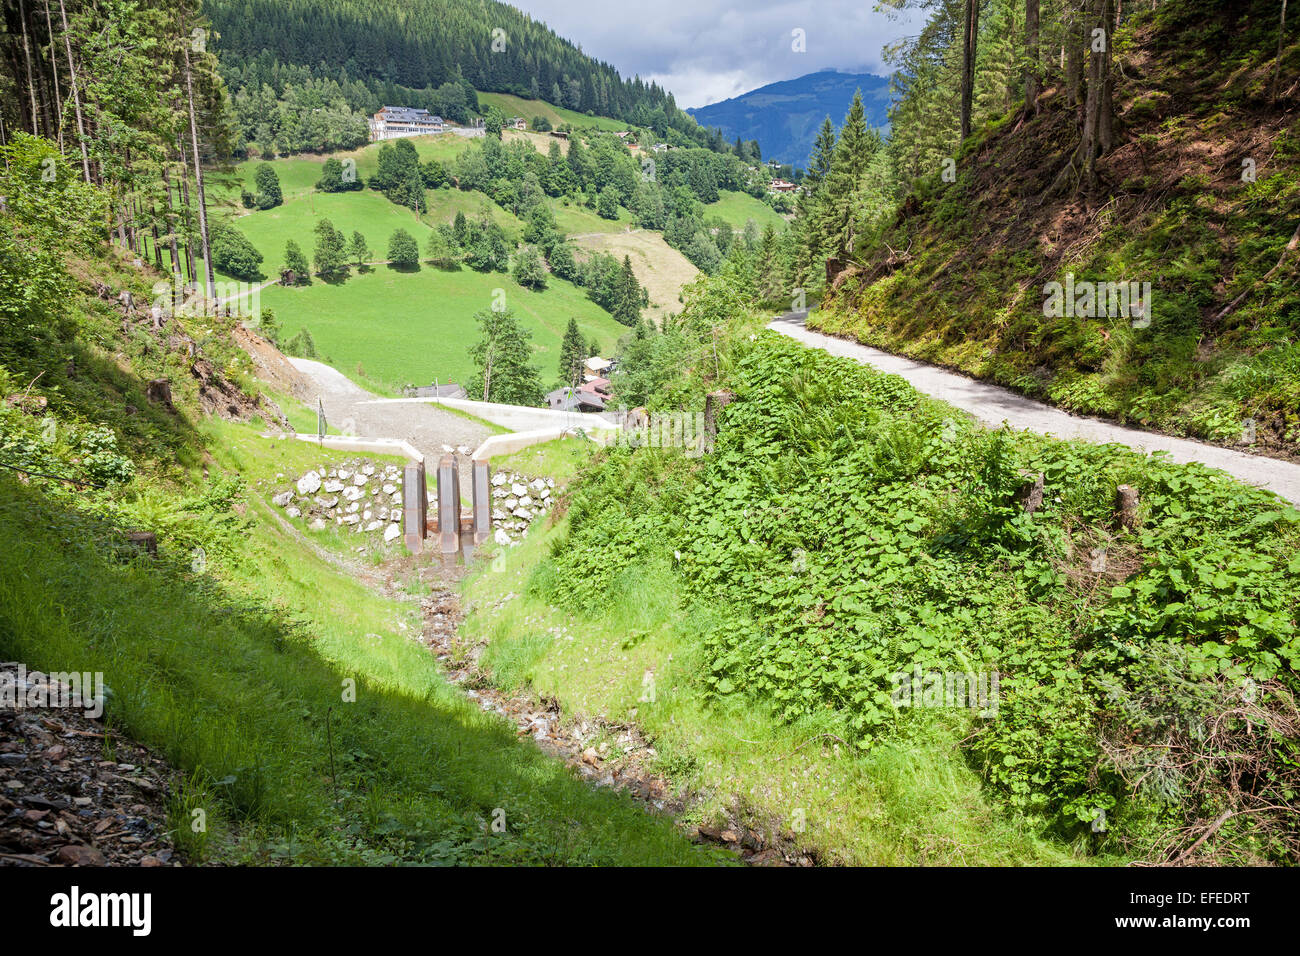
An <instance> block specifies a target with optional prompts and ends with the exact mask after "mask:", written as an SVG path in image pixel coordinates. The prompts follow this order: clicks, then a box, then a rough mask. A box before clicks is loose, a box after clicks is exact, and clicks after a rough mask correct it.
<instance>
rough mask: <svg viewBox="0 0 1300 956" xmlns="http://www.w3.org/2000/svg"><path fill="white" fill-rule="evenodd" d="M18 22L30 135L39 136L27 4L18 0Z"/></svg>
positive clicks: (39, 128) (34, 73)
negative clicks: (29, 104) (21, 34)
mask: <svg viewBox="0 0 1300 956" xmlns="http://www.w3.org/2000/svg"><path fill="white" fill-rule="evenodd" d="M18 22H19V23H20V24H21V25H22V31H23V60H24V61H26V64H27V94H28V96H29V97H30V98H31V101H32V135H33V136H40V135H41V127H40V118H39V114H38V112H37V109H36V70H35V69H34V68H33V67H32V46H31V42H30V41H29V39H28V37H27V5H26V4H25V3H23V0H18Z"/></svg>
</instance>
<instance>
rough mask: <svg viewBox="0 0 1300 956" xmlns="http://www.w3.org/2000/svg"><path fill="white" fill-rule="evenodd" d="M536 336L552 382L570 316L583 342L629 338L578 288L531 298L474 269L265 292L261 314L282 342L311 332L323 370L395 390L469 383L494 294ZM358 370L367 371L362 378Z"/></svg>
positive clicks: (560, 287)
mask: <svg viewBox="0 0 1300 956" xmlns="http://www.w3.org/2000/svg"><path fill="white" fill-rule="evenodd" d="M496 289H503V290H504V291H505V302H506V305H507V306H509V307H510V308H512V309H513V310H514V312H515V315H516V316H517V317H518V318H519V320H520V324H521V325H522V326H523V327H524V328H525V329H527V330H528V331H529V332H531V333H532V342H533V347H534V350H535V351H534V359H533V361H534V364H535V365H537V366H538V367H539V368H540V369H541V371H542V380H543V381H544V382H549V381H550V380H551V379H552V378H553V377H554V376H555V375H556V365H557V364H558V362H559V354H560V353H559V349H560V340H561V339H562V338H563V336H564V330H565V327H566V326H567V325H568V322H569V318H570V316H572V317H574V318H576V319H577V320H578V328H579V329H581V330H582V334H583V337H584V338H586V339H591V338H593V337H594V338H595V339H596V340H597V342H599V343H600V348H601V351H602V352H606V351H609V350H610V349H611V348H612V347H613V346H614V344H615V343H616V342H617V341H618V338H619V336H620V335H622V334H624V333H626V332H627V329H626V328H625V327H624V326H622V325H619V324H618V323H617V322H615V321H614V320H613V319H612V318H610V316H609V314H608V313H607V312H605V311H604V310H603V309H601V308H600V307H599V306H597V305H596V304H595V303H594V302H592V301H591V300H590V299H588V298H587V296H586V293H585V292H583V290H581V289H579V288H578V287H577V286H574V285H571V284H570V283H568V282H564V281H561V280H559V279H554V278H552V279H551V282H550V284H549V285H548V287H547V288H546V290H545V291H543V292H532V291H530V290H528V289H525V288H523V287H522V286H520V285H518V284H517V283H515V282H514V280H512V279H511V278H510V277H509V276H506V275H504V274H502V273H499V272H492V273H487V274H483V273H478V272H474V271H473V270H471V269H468V268H462V269H461V270H459V271H456V272H445V271H443V270H440V269H435V268H433V267H431V266H427V265H426V266H423V267H422V268H421V269H420V270H419V271H418V272H399V271H397V270H394V269H391V268H389V267H388V266H378V267H375V268H373V269H371V270H370V271H368V272H364V273H359V274H358V273H356V272H354V273H353V275H352V277H351V278H349V279H348V280H346V281H345V282H342V283H337V284H327V283H325V282H322V281H320V280H319V279H317V280H315V281H313V282H312V284H311V285H309V286H298V287H295V288H284V287H282V286H278V285H275V286H269V287H268V288H266V289H263V290H262V307H263V308H270V309H274V310H275V314H276V317H277V319H278V320H279V322H280V324H281V326H282V327H283V329H284V334H285V336H289V335H293V334H294V333H295V332H297V331H298V329H300V328H302V327H303V326H306V327H307V328H309V329H310V330H311V334H312V338H313V339H315V342H316V351H317V353H318V354H319V356H320V358H321V360H322V361H328V362H329V363H330V364H331V365H333V366H334V367H336V368H337V369H338V370H339V371H341V372H343V373H344V374H346V375H348V376H349V377H352V378H354V379H355V378H362V379H365V380H366V381H367V382H369V383H376V384H379V385H382V386H386V387H388V388H392V387H394V386H397V385H401V384H404V383H407V382H413V383H416V384H427V383H429V382H432V381H433V380H434V379H435V378H436V379H437V380H438V381H441V382H447V381H455V382H464V381H466V379H467V378H468V376H469V375H470V373H471V371H472V366H471V363H470V360H469V356H468V354H467V350H468V348H469V346H470V345H471V344H472V343H473V342H474V341H475V339H476V338H477V336H478V328H477V325H476V323H475V321H474V313H475V312H478V311H479V310H481V309H488V308H491V306H492V301H493V294H494V290H496ZM358 366H360V370H358Z"/></svg>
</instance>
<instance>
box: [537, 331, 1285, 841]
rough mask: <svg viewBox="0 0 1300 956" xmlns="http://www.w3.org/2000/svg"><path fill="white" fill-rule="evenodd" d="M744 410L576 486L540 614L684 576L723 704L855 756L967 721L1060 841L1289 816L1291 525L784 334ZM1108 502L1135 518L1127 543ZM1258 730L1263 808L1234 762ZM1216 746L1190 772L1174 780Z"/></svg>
mask: <svg viewBox="0 0 1300 956" xmlns="http://www.w3.org/2000/svg"><path fill="white" fill-rule="evenodd" d="M728 385H729V387H731V388H733V389H734V390H735V391H736V392H737V394H738V395H739V399H740V400H739V401H737V402H735V403H733V404H732V405H730V406H728V407H727V409H726V410H725V412H724V413H723V417H722V427H721V432H720V435H719V440H718V444H717V447H716V449H715V451H714V452H713V453H712V454H710V455H706V456H705V457H704V458H703V459H700V460H698V462H695V461H690V460H687V459H685V458H683V457H682V456H680V455H676V454H674V453H672V452H669V451H665V450H652V451H647V450H641V451H635V452H629V451H619V452H615V453H611V454H610V455H609V456H608V457H607V458H606V459H605V461H604V463H603V464H601V465H600V466H598V467H596V468H594V469H592V470H591V471H590V472H589V473H588V474H586V475H584V477H583V479H582V480H581V482H580V483H579V485H578V487H577V489H576V490H575V492H574V495H573V500H572V506H571V511H570V514H571V522H570V525H569V531H568V534H567V536H566V537H565V538H564V539H563V540H560V541H557V542H556V544H555V546H554V550H553V554H552V560H551V561H550V562H549V563H548V565H546V566H544V567H543V568H542V569H541V570H540V571H539V574H538V578H537V586H538V587H540V588H541V589H542V590H543V593H545V594H546V595H547V596H548V598H549V599H551V600H553V601H555V602H556V603H560V604H565V605H568V606H571V607H574V608H577V609H582V610H586V611H588V612H595V611H597V610H598V609H599V607H600V605H601V602H602V600H609V599H610V594H611V590H612V589H613V588H614V587H615V581H616V578H617V577H618V576H619V575H620V574H624V573H628V569H629V568H635V567H637V566H643V565H646V564H649V563H652V562H660V561H664V562H667V563H671V565H672V566H674V567H675V568H676V573H677V574H678V575H679V576H680V580H681V583H682V592H683V594H684V595H685V596H686V598H687V599H688V600H691V601H696V602H700V603H707V604H709V605H712V606H713V607H714V608H717V609H721V612H720V613H719V614H718V615H717V616H716V617H717V619H718V620H719V622H720V623H719V624H718V625H717V626H716V627H715V628H714V629H713V630H712V631H711V632H710V633H709V634H708V636H707V637H706V639H705V648H704V650H705V660H706V661H707V664H708V667H707V671H706V672H704V673H702V674H701V675H700V678H699V679H700V681H701V683H702V684H703V686H704V688H705V690H706V692H707V693H708V694H710V695H713V696H716V697H719V698H725V697H729V696H732V695H739V696H742V697H744V698H746V699H748V700H749V701H752V702H753V703H754V704H757V705H760V706H763V707H766V708H769V709H770V710H771V712H772V713H773V714H774V715H776V716H777V717H779V718H780V719H783V720H787V721H799V720H808V719H812V720H816V721H818V722H819V725H824V726H829V727H830V728H831V730H833V731H834V732H835V733H837V734H838V735H840V736H843V737H844V738H845V739H849V740H852V741H853V742H854V743H855V744H856V745H857V746H858V747H859V748H863V749H866V748H870V747H872V746H874V745H875V744H877V743H878V742H880V741H882V740H886V739H889V738H891V737H893V736H895V735H897V734H898V733H899V732H900V730H902V729H904V727H905V726H907V725H909V723H910V722H918V721H924V720H925V715H924V714H923V713H920V712H921V711H924V710H926V709H928V708H931V707H943V708H953V707H958V708H961V709H962V710H963V711H964V712H965V713H967V714H968V716H969V721H970V732H969V734H968V735H967V736H966V739H965V741H964V748H965V751H966V754H967V757H968V759H969V760H971V762H972V763H973V764H974V765H975V766H977V767H978V768H979V769H980V770H981V772H982V773H983V774H984V776H985V778H986V779H987V780H988V781H989V783H990V784H991V785H992V786H993V787H995V788H996V789H997V790H998V791H1000V792H1001V793H1003V794H1004V795H1005V796H1006V798H1007V799H1009V801H1010V802H1011V803H1012V804H1014V805H1015V806H1017V807H1019V808H1021V809H1023V810H1025V811H1027V812H1030V813H1032V814H1035V815H1038V816H1041V817H1042V818H1043V819H1044V821H1046V822H1050V823H1053V824H1055V825H1057V826H1059V827H1061V828H1062V829H1063V830H1066V831H1072V830H1075V829H1083V830H1084V831H1085V832H1087V831H1089V830H1091V831H1092V832H1099V833H1101V834H1102V835H1103V836H1104V835H1105V833H1107V832H1110V831H1112V830H1114V831H1119V832H1120V835H1121V838H1122V839H1125V840H1129V841H1140V840H1141V839H1142V838H1141V837H1137V836H1135V835H1134V834H1137V833H1138V832H1139V831H1142V832H1146V831H1144V830H1142V827H1144V826H1146V823H1149V822H1150V821H1151V820H1152V819H1154V818H1158V819H1161V820H1165V822H1166V823H1169V824H1172V823H1173V821H1174V820H1187V819H1199V817H1200V815H1201V814H1203V813H1204V812H1205V810H1206V807H1218V806H1222V808H1223V809H1227V808H1228V807H1230V806H1233V805H1234V804H1233V801H1237V803H1236V805H1237V806H1244V805H1245V804H1247V803H1251V802H1252V801H1255V802H1259V801H1263V800H1266V799H1272V800H1275V801H1277V802H1278V803H1279V804H1282V805H1284V804H1285V803H1286V802H1287V801H1289V800H1291V799H1292V798H1293V797H1294V792H1293V791H1292V790H1291V789H1290V788H1291V787H1292V786H1293V785H1294V784H1295V782H1296V781H1295V780H1294V777H1295V773H1294V769H1293V768H1294V766H1295V760H1296V756H1297V755H1296V747H1295V744H1294V741H1291V742H1289V743H1288V742H1287V741H1286V735H1285V734H1284V733H1278V731H1279V729H1282V728H1284V727H1285V725H1286V719H1285V718H1284V716H1282V715H1284V714H1285V713H1286V712H1287V711H1288V708H1291V709H1294V697H1293V694H1294V692H1295V690H1296V684H1297V682H1296V669H1297V666H1300V640H1298V639H1297V635H1296V620H1295V618H1296V608H1297V607H1300V558H1297V557H1296V553H1297V547H1296V546H1297V543H1300V513H1298V512H1297V511H1296V510H1295V509H1293V508H1289V507H1285V506H1283V505H1282V504H1281V503H1280V502H1279V501H1278V499H1276V498H1274V497H1273V496H1271V495H1269V494H1267V493H1265V492H1261V491H1257V490H1253V489H1249V488H1246V487H1244V486H1241V485H1238V484H1236V483H1234V482H1232V481H1231V480H1229V479H1228V478H1226V477H1225V476H1222V475H1219V474H1217V473H1215V472H1212V471H1209V470H1208V469H1203V468H1199V467H1191V466H1177V465H1173V464H1170V463H1168V462H1166V461H1163V460H1162V459H1159V458H1144V457H1142V456H1140V455H1138V454H1136V453H1134V452H1132V451H1130V450H1128V449H1125V448H1120V447H1116V446H1090V445H1083V444H1071V443H1066V442H1060V441H1056V440H1054V439H1048V438H1042V437H1037V436H1029V435H1019V434H1014V433H1011V432H1008V431H988V430H985V429H981V428H976V427H973V426H972V425H971V424H970V423H969V422H968V421H967V420H965V419H964V418H963V417H962V416H961V415H960V414H959V413H957V412H955V411H953V410H952V409H950V408H948V407H947V406H944V405H942V404H940V403H937V402H933V401H930V400H928V399H925V398H923V397H922V396H920V395H919V394H918V393H916V392H915V391H913V390H912V389H911V388H910V387H909V386H908V385H907V384H906V383H905V382H903V381H902V380H901V379H898V378H896V377H892V376H883V375H880V374H878V373H876V372H874V371H871V370H869V369H865V368H862V367H861V366H858V365H856V364H855V363H852V362H850V361H848V360H844V359H837V358H833V357H830V356H827V355H825V354H824V353H821V352H818V351H815V350H807V349H803V348H801V347H799V346H797V345H795V344H794V343H789V342H787V341H786V340H784V339H780V338H779V337H776V336H773V335H771V334H765V335H764V336H762V337H761V338H760V339H759V340H758V341H757V342H756V343H754V344H752V345H751V346H747V354H745V355H743V356H742V357H740V358H739V360H738V362H737V365H736V374H735V377H734V380H733V381H731V382H729V383H728ZM1040 474H1041V475H1042V476H1043V503H1042V506H1041V507H1039V508H1037V509H1036V510H1034V511H1033V513H1026V509H1025V508H1024V507H1023V505H1022V504H1021V499H1020V493H1021V492H1022V490H1023V488H1024V486H1025V484H1026V480H1027V479H1026V476H1037V475H1040ZM1120 484H1128V485H1131V486H1133V487H1135V488H1137V489H1138V492H1139V496H1140V501H1141V506H1140V510H1139V514H1138V523H1137V526H1136V528H1133V529H1130V528H1128V527H1126V526H1124V525H1123V524H1122V523H1121V522H1120V521H1119V519H1118V517H1117V514H1116V505H1115V498H1116V488H1117V486H1118V485H1120ZM1157 688H1163V692H1162V693H1156V692H1155V689H1157ZM974 689H979V690H980V693H978V694H973V693H955V691H963V690H965V691H973V690H974ZM972 697H973V698H974V699H972ZM1247 725H1250V726H1252V727H1253V728H1254V730H1255V731H1257V736H1256V737H1255V738H1253V750H1252V751H1251V754H1252V761H1254V763H1252V766H1251V768H1250V770H1249V777H1250V779H1249V781H1245V778H1244V777H1243V776H1242V775H1243V774H1245V773H1247V771H1246V769H1245V767H1244V765H1239V764H1236V763H1234V762H1233V760H1232V759H1231V757H1232V752H1235V751H1239V750H1240V749H1241V748H1242V746H1243V744H1242V741H1241V740H1238V739H1233V740H1231V741H1230V742H1229V741H1228V739H1227V738H1226V737H1225V736H1224V734H1223V731H1224V730H1225V728H1233V729H1235V728H1240V729H1241V730H1242V734H1243V735H1245V733H1246V731H1245V728H1246V727H1247ZM1211 727H1213V728H1215V733H1218V734H1219V736H1217V737H1216V736H1215V733H1211V732H1210V731H1209V730H1207V728H1211ZM1198 734H1199V735H1200V736H1199V737H1198ZM1202 746H1203V747H1204V748H1208V749H1207V751H1206V753H1204V754H1202V759H1201V763H1200V764H1199V765H1197V764H1196V761H1193V760H1188V761H1185V762H1184V763H1183V765H1181V766H1180V765H1178V762H1177V761H1174V762H1172V763H1170V762H1168V761H1167V760H1165V757H1166V755H1168V754H1170V753H1171V752H1174V751H1177V752H1178V753H1179V754H1182V755H1183V756H1186V755H1187V754H1190V753H1193V752H1196V753H1200V751H1196V750H1195V748H1196V747H1202ZM1215 748H1219V749H1217V750H1216V749H1215ZM1161 761H1165V762H1164V763H1161ZM1216 761H1217V762H1216ZM1206 768H1211V769H1210V771H1209V772H1208V773H1207V772H1206ZM1234 779H1235V782H1234ZM1234 787H1235V788H1236V789H1235V795H1233V794H1234ZM1246 788H1248V789H1249V790H1250V792H1251V794H1253V796H1251V797H1250V798H1249V799H1247V798H1243V797H1242V796H1241V795H1240V794H1241V791H1242V790H1243V789H1246ZM1288 794H1290V795H1289V796H1288ZM1266 795H1267V796H1266ZM1256 798H1258V799H1256ZM1266 816H1267V814H1263V813H1259V814H1256V813H1254V812H1253V811H1252V813H1251V814H1250V815H1249V816H1248V817H1246V819H1248V820H1249V821H1250V823H1249V824H1245V825H1249V826H1253V827H1256V828H1258V827H1260V826H1263V825H1264V819H1265V818H1266ZM1099 820H1101V821H1103V823H1102V824H1100V825H1099V824H1098V821H1099ZM1106 820H1109V823H1106V822H1104V821H1106ZM1143 821H1146V822H1145V823H1144V822H1143ZM1225 829H1227V828H1225ZM1283 844H1284V845H1287V846H1289V843H1287V841H1285V840H1284V841H1283ZM1126 846H1127V847H1128V848H1132V844H1131V842H1130V843H1128V844H1126ZM1239 850H1240V853H1241V854H1242V855H1243V856H1252V855H1253V856H1254V857H1256V858H1257V857H1259V856H1264V857H1269V856H1276V854H1277V853H1279V852H1289V851H1282V850H1279V849H1278V846H1277V845H1274V844H1270V843H1268V841H1264V842H1262V843H1261V842H1256V843H1251V844H1250V845H1249V846H1246V845H1244V844H1243V845H1241V846H1240V847H1239Z"/></svg>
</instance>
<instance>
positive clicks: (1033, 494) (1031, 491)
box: [1016, 471, 1043, 515]
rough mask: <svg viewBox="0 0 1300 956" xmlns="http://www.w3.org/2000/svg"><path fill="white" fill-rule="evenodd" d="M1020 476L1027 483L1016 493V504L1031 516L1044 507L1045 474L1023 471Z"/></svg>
mask: <svg viewBox="0 0 1300 956" xmlns="http://www.w3.org/2000/svg"><path fill="white" fill-rule="evenodd" d="M1020 475H1021V477H1022V478H1024V479H1025V481H1024V484H1022V485H1021V486H1020V490H1019V491H1017V492H1016V503H1017V504H1019V505H1020V507H1021V509H1023V510H1024V512H1025V514H1027V515H1031V514H1033V513H1034V512H1035V511H1037V510H1038V509H1039V508H1041V507H1042V506H1043V473H1042V472H1038V473H1034V472H1027V471H1022V472H1021V473H1020Z"/></svg>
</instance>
